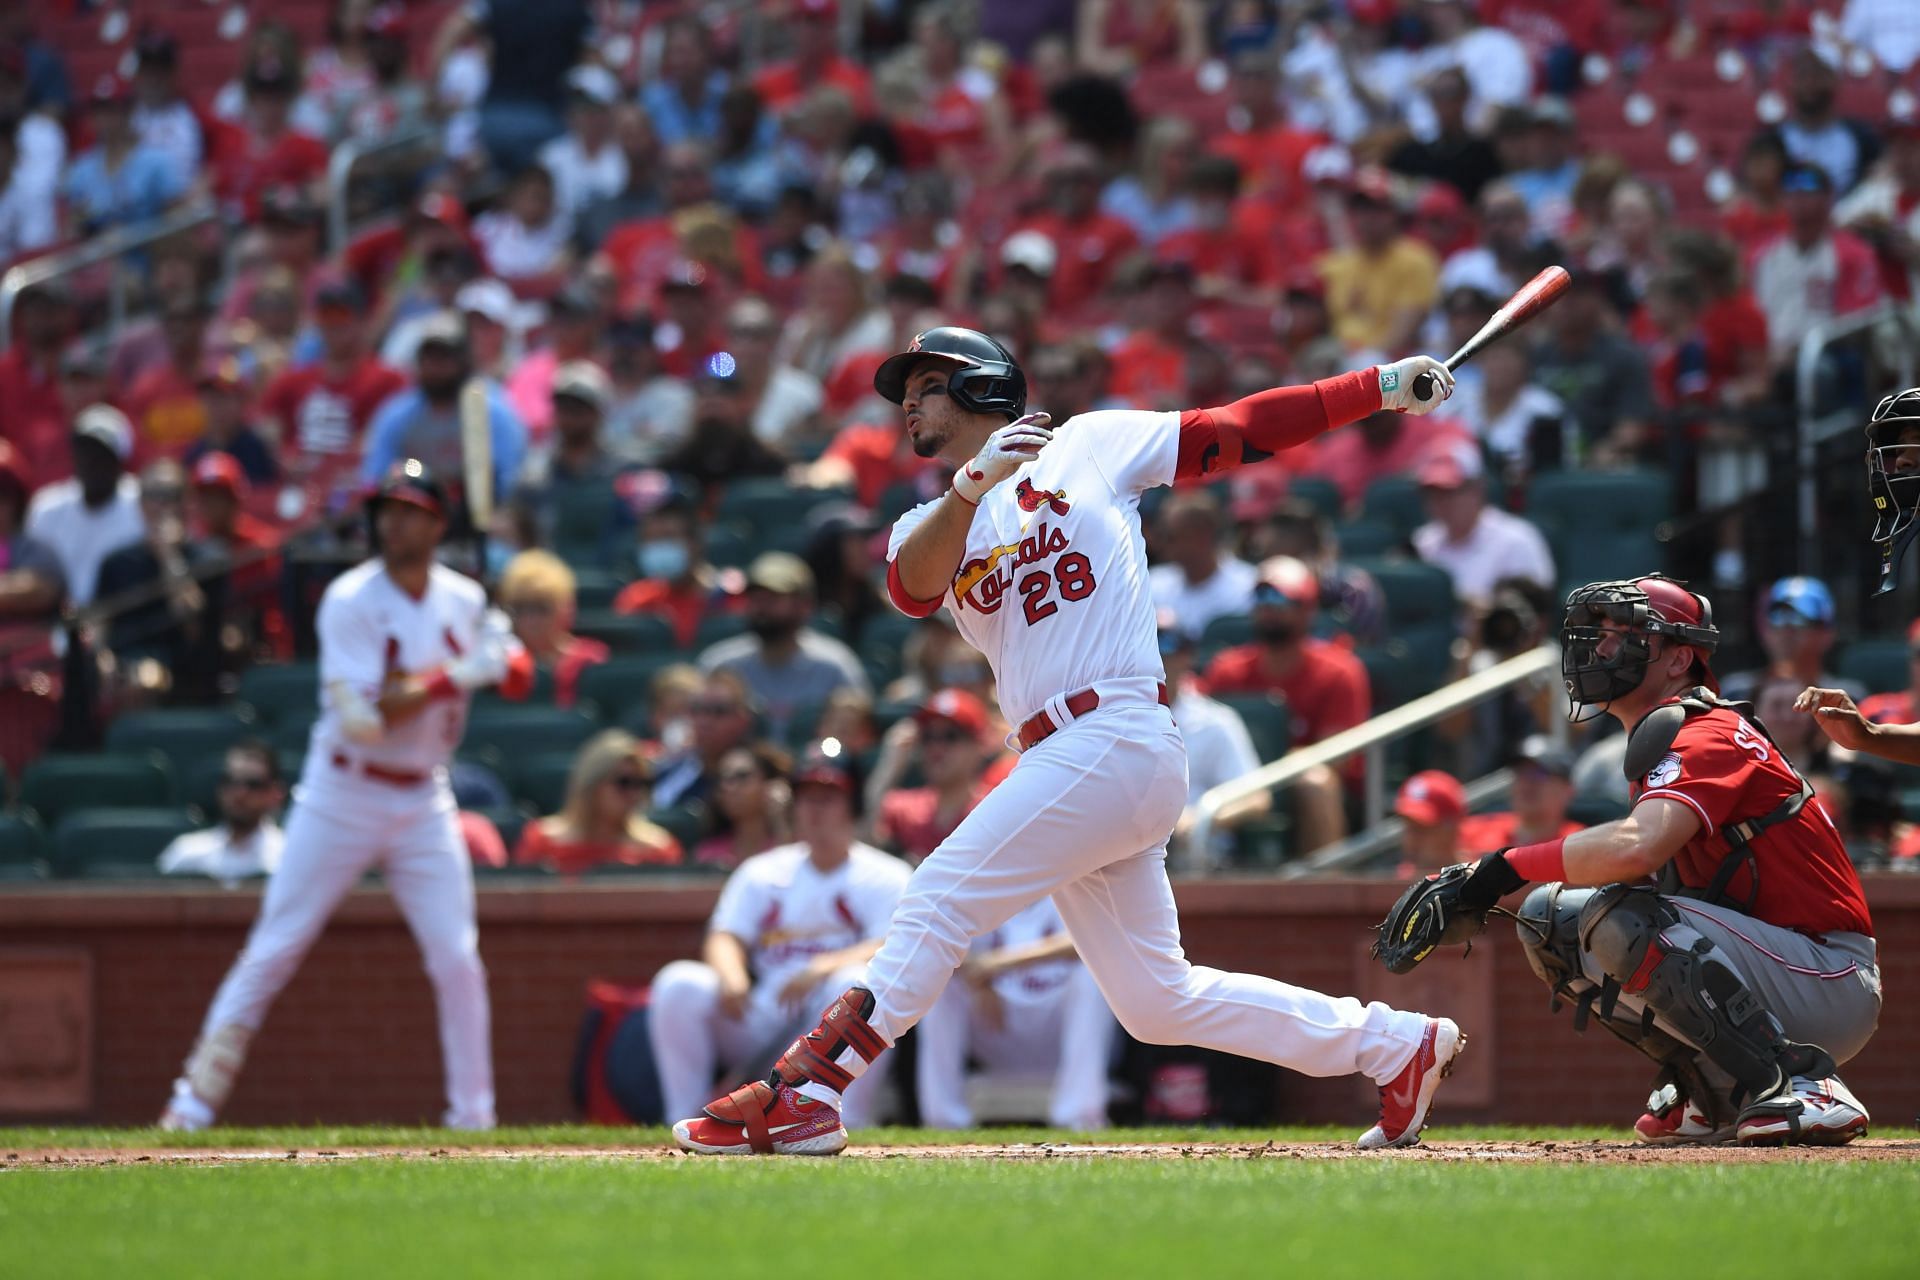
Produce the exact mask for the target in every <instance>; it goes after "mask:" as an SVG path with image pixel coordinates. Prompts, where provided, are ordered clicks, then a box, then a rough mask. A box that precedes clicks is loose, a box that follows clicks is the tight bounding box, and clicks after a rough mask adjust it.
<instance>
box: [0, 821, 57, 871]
mask: <svg viewBox="0 0 1920 1280" xmlns="http://www.w3.org/2000/svg"><path fill="white" fill-rule="evenodd" d="M45 859H46V849H45V845H44V842H43V841H42V840H41V837H40V828H39V827H38V826H36V825H35V824H34V823H33V822H32V821H31V820H30V819H28V818H25V817H22V816H20V815H19V814H13V813H0V883H4V882H8V881H24V880H44V879H46V876H47V865H46V860H45Z"/></svg>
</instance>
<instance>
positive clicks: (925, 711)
mask: <svg viewBox="0 0 1920 1280" xmlns="http://www.w3.org/2000/svg"><path fill="white" fill-rule="evenodd" d="M996 754H997V751H996V750H995V748H994V744H993V742H992V735H991V730H990V728H989V725H988V719H987V708H986V704H984V703H982V702H981V701H980V699H978V698H976V697H975V696H974V695H973V694H971V693H968V692H967V691H966V690H964V689H942V690H941V691H940V692H939V693H936V694H934V695H933V696H932V697H931V698H928V699H927V700H926V701H925V702H923V703H921V704H920V708H919V710H917V711H916V712H914V714H913V715H911V716H909V717H907V718H906V719H903V720H900V721H899V722H897V723H896V724H895V725H894V726H893V727H892V728H891V729H889V730H887V733H886V737H885V738H884V739H883V740H882V741H881V744H880V756H879V759H877V760H876V761H875V762H874V766H873V772H872V774H871V775H870V776H869V777H868V779H867V811H868V812H869V813H870V814H871V815H872V817H871V819H870V821H869V825H868V830H867V835H868V837H869V838H870V839H871V840H872V841H873V842H874V843H875V844H877V845H879V846H880V847H881V848H883V849H886V850H888V851H889V852H892V853H897V854H899V855H900V856H901V857H903V858H905V859H906V860H907V861H908V862H910V863H913V864H914V865H916V866H918V865H919V863H920V862H921V860H922V859H924V858H925V857H926V856H927V855H928V854H930V853H932V852H933V851H934V850H935V849H937V848H939V847H940V842H941V841H942V840H945V839H946V838H947V837H948V836H949V835H951V834H953V829H954V828H955V827H957V826H959V825H960V823H961V820H962V819H964V818H965V817H966V816H967V815H968V814H970V813H972V812H973V810H974V806H976V805H978V804H979V803H980V800H981V798H982V797H983V796H985V795H986V794H987V792H988V790H989V789H990V788H989V786H988V785H987V784H986V782H985V781H984V780H983V778H982V777H981V774H982V772H983V771H984V770H985V768H986V764H987V761H988V760H989V759H990V758H992V757H993V756H994V755H996ZM916 765H917V766H918V769H919V773H920V776H921V777H922V778H924V779H925V783H924V784H923V785H921V786H918V787H903V786H901V785H899V784H900V783H901V781H902V780H903V779H904V778H905V777H906V776H907V774H908V772H909V771H910V770H912V769H913V768H914V767H915V766H916Z"/></svg>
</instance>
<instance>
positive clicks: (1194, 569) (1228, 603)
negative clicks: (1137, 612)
mask: <svg viewBox="0 0 1920 1280" xmlns="http://www.w3.org/2000/svg"><path fill="white" fill-rule="evenodd" d="M1156 523H1157V524H1158V526H1159V535H1160V536H1159V538H1158V539H1157V543H1158V545H1157V547H1156V548H1155V549H1156V550H1157V551H1158V552H1159V553H1160V555H1161V557H1162V561H1161V563H1159V564H1157V565H1155V566H1154V567H1153V568H1152V569H1151V570H1149V571H1148V575H1147V577H1148V586H1149V588H1150V589H1151V591H1152V593H1153V605H1154V608H1155V609H1157V610H1159V611H1160V612H1162V613H1165V614H1171V615H1172V617H1173V618H1174V620H1175V625H1176V626H1177V627H1178V628H1179V630H1180V631H1181V632H1183V633H1184V634H1185V635H1186V636H1187V637H1188V638H1189V639H1195V640H1197V639H1199V638H1200V636H1201V635H1202V634H1203V633H1204V632H1205V631H1206V629H1207V624H1208V623H1210V622H1212V621H1213V620H1214V619H1215V618H1221V617H1226V616H1227V615H1229V614H1241V613H1245V612H1247V610H1248V609H1249V608H1250V607H1251V605H1252V603H1253V585H1254V581H1255V578H1256V576H1257V575H1256V574H1255V573H1254V569H1253V566H1252V565H1250V564H1248V563H1247V562H1246V561H1244V560H1241V559H1239V558H1238V557H1237V556H1235V555H1233V554H1232V553H1231V552H1229V551H1228V550H1227V548H1226V541H1225V533H1226V530H1225V528H1224V525H1225V520H1224V517H1223V514H1222V512H1221V510H1220V502H1219V499H1217V498H1215V497H1214V496H1213V495H1212V494H1211V493H1209V492H1207V491H1206V490H1204V489H1191V490H1185V491H1182V492H1179V493H1176V494H1174V495H1173V497H1171V498H1169V499H1168V500H1167V502H1166V504H1165V505H1164V506H1163V507H1162V508H1161V510H1160V512H1159V517H1158V520H1157V521H1156Z"/></svg>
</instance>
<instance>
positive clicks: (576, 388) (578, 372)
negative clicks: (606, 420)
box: [553, 360, 613, 413]
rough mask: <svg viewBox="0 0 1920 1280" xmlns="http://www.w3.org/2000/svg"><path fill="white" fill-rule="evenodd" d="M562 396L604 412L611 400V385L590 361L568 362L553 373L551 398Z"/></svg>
mask: <svg viewBox="0 0 1920 1280" xmlns="http://www.w3.org/2000/svg"><path fill="white" fill-rule="evenodd" d="M562 396H565V397H567V398H568V399H570V400H578V401H580V402H581V403H582V404H586V405H591V406H592V407H593V408H595V409H597V410H599V411H601V412H603V413H604V412H605V411H606V408H607V402H608V401H610V400H611V399H613V384H612V383H611V382H609V381H608V380H607V375H606V374H604V373H602V372H601V371H600V366H599V365H597V364H595V363H593V361H591V360H569V361H567V363H565V364H563V365H561V366H560V367H559V368H558V369H556V370H554V372H553V398H554V399H555V400H558V399H560V398H561V397H562Z"/></svg>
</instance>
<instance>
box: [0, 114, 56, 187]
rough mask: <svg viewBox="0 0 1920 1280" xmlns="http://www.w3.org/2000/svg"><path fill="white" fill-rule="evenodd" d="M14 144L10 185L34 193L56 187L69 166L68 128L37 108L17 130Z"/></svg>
mask: <svg viewBox="0 0 1920 1280" xmlns="http://www.w3.org/2000/svg"><path fill="white" fill-rule="evenodd" d="M13 145H14V151H15V156H14V161H13V181H12V182H11V183H10V184H9V185H10V186H17V187H19V188H21V189H22V190H24V191H30V192H32V193H34V194H35V195H40V194H42V193H49V194H50V193H52V192H54V191H57V190H58V189H59V187H60V179H61V176H62V173H63V171H64V170H65V169H66V167H67V134H66V130H64V129H62V128H61V127H60V126H59V125H58V124H57V123H56V122H54V121H53V120H51V119H49V118H48V117H46V116H44V115H42V114H40V113H39V112H38V111H34V112H30V113H29V114H28V115H27V116H26V117H25V118H24V119H22V120H21V121H20V127H19V128H18V129H16V130H15V131H14V135H13Z"/></svg>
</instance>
